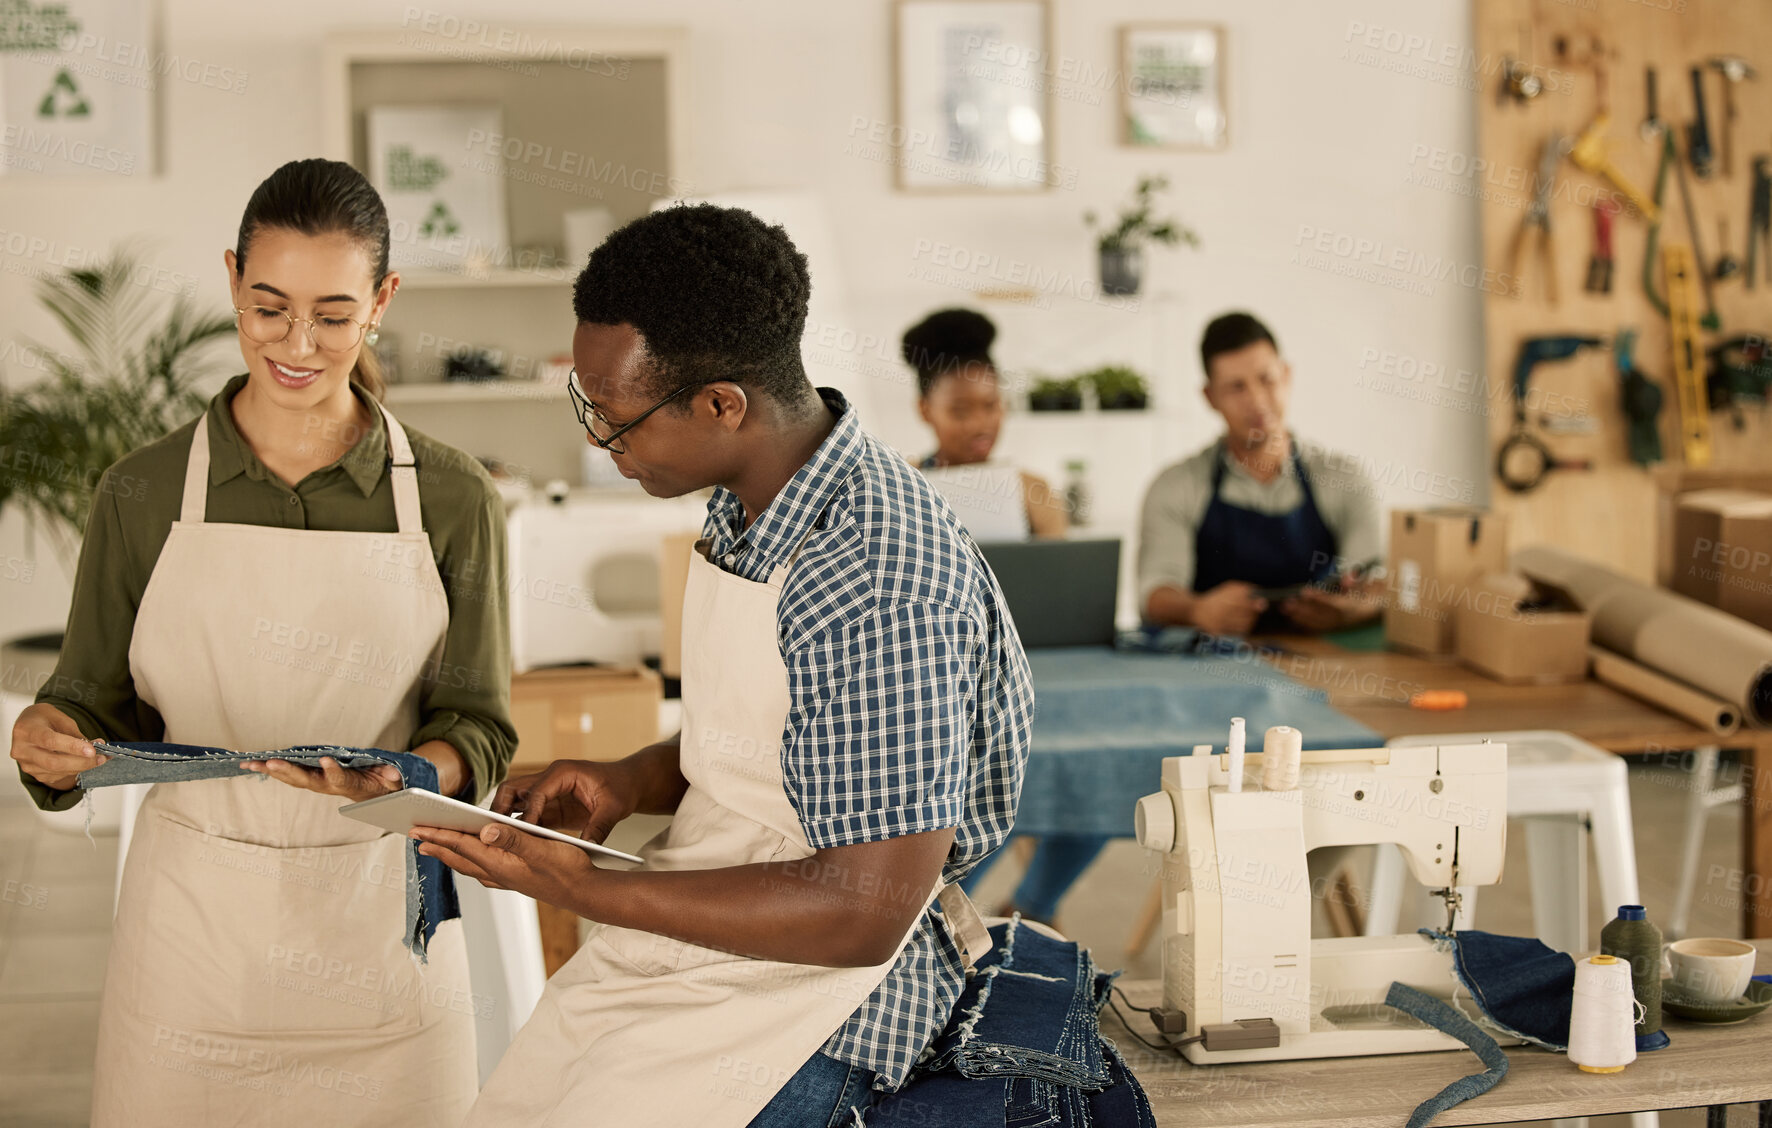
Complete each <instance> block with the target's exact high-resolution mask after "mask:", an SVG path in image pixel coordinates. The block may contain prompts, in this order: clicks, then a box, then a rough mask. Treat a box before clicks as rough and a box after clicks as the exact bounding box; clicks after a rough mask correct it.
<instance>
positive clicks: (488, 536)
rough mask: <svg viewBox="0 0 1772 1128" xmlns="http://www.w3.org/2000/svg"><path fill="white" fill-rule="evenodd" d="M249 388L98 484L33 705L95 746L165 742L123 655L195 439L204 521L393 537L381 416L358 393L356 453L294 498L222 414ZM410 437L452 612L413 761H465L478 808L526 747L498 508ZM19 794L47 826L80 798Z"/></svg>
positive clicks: (46, 791)
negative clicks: (204, 462)
mask: <svg viewBox="0 0 1772 1128" xmlns="http://www.w3.org/2000/svg"><path fill="white" fill-rule="evenodd" d="M245 384H246V377H245V376H237V377H235V378H234V379H232V380H230V381H229V382H228V385H227V387H225V388H223V389H222V390H221V391H220V392H219V393H217V394H216V397H215V398H214V399H212V400H210V401H209V410H208V411H207V412H206V413H205V414H204V415H202V416H200V417H199V418H197V419H193V420H192V421H191V422H189V423H187V424H185V425H184V426H183V427H180V428H179V429H178V430H176V431H174V432H172V433H171V434H170V435H167V436H166V437H165V438H163V439H160V440H159V441H157V442H154V443H150V444H149V445H147V446H145V447H143V448H141V449H140V450H137V451H134V452H132V453H130V454H128V455H126V456H125V457H123V458H121V459H119V460H118V461H117V463H116V465H114V466H112V467H111V468H110V469H109V470H106V471H105V474H104V476H103V478H101V479H100V481H99V486H98V489H97V492H96V493H95V494H94V496H93V501H92V510H91V513H90V515H89V516H88V518H87V522H86V537H85V540H84V542H83V543H82V544H81V548H80V567H79V570H78V572H77V573H76V575H75V579H74V601H73V606H72V608H71V609H70V610H69V612H68V627H67V634H66V638H65V639H64V641H63V643H62V651H61V660H60V661H59V663H58V664H57V665H56V669H55V674H54V676H53V677H51V678H50V679H49V680H48V681H46V682H45V683H44V684H43V687H42V689H40V690H39V691H38V693H37V700H38V701H39V702H43V703H47V704H50V705H53V706H55V707H56V708H57V709H60V710H61V711H62V712H64V713H66V714H67V715H68V716H69V717H71V718H73V720H74V722H75V723H76V724H77V725H79V726H80V731H81V732H82V733H83V734H85V735H86V737H87V738H89V739H98V738H101V737H102V738H104V739H107V740H114V741H136V740H159V739H161V738H162V735H163V733H164V731H165V726H164V724H163V723H162V721H161V719H160V716H159V714H158V713H156V712H155V711H154V709H153V708H152V707H151V706H149V705H148V704H147V703H146V702H144V701H142V700H141V699H140V698H139V697H137V696H136V693H135V684H134V679H133V678H132V677H131V676H130V672H129V643H130V637H131V635H132V634H133V632H134V626H135V615H136V609H137V608H138V607H140V606H141V599H142V592H143V590H144V589H146V587H147V585H148V577H149V576H150V575H151V574H152V573H153V571H154V563H155V561H157V560H158V559H159V557H160V549H161V546H163V545H164V544H165V543H166V535H167V533H168V532H170V531H171V529H172V522H173V521H174V520H176V519H177V518H178V514H179V507H180V503H181V501H182V500H183V494H184V482H185V466H186V463H187V462H188V461H189V459H190V453H191V436H192V435H194V434H195V433H196V429H197V426H198V424H200V423H202V424H205V425H207V426H208V428H209V503H208V510H207V512H206V515H205V520H208V521H213V522H218V523H227V524H235V525H268V526H271V527H273V528H283V529H314V530H330V531H343V532H365V533H373V532H391V531H393V530H394V529H396V528H397V527H398V522H397V520H396V519H395V516H394V492H393V483H392V481H391V479H390V477H389V475H388V473H387V468H388V464H389V461H390V459H389V456H388V448H387V428H386V426H385V425H384V424H383V422H382V417H381V412H380V411H378V410H374V409H373V403H372V401H369V400H368V399H367V398H366V397H364V395H363V393H362V392H360V391H359V392H358V393H357V394H358V397H359V398H363V399H364V401H365V403H369V404H370V406H371V411H370V415H371V416H372V418H373V423H372V424H371V425H370V427H369V428H368V430H367V431H365V432H364V434H363V435H362V436H361V437H360V438H359V439H358V440H357V442H356V443H355V444H354V445H353V446H352V447H351V448H350V449H349V450H348V451H346V452H345V453H344V455H343V456H341V457H340V458H339V460H338V461H337V462H334V463H333V464H332V465H330V466H327V467H325V468H324V469H321V470H316V471H315V472H313V473H312V474H309V475H308V476H307V477H305V478H303V479H302V480H301V481H300V482H298V483H296V485H295V487H294V488H293V489H291V488H290V487H288V486H286V485H284V484H283V482H282V480H281V479H279V478H278V477H277V476H276V475H274V474H272V473H271V472H270V471H269V470H267V469H266V468H265V465H264V463H262V462H260V461H259V459H258V456H257V455H255V454H254V453H253V452H252V448H251V447H250V446H248V445H247V443H246V440H245V439H244V438H243V437H241V435H240V432H239V430H238V428H236V427H235V425H234V416H233V412H232V411H231V410H229V406H228V405H229V402H230V401H231V400H232V399H233V397H234V393H236V392H238V391H239V390H240V389H241V388H242V387H244V386H245ZM407 437H408V438H409V439H410V440H411V443H412V450H413V456H414V460H415V461H416V462H417V464H418V486H419V513H420V516H421V518H422V520H423V524H424V528H425V531H426V532H427V533H428V534H429V535H430V540H431V553H432V555H433V556H434V557H435V558H436V561H437V570H438V572H439V573H441V575H442V578H443V587H444V591H445V592H446V594H447V597H448V600H449V630H448V634H447V635H446V637H445V639H444V642H443V651H442V654H441V656H440V657H439V659H438V664H437V671H438V674H437V676H434V677H430V676H428V677H427V678H426V680H425V682H424V684H423V686H422V688H421V689H420V694H419V699H420V705H419V723H418V728H417V730H416V731H415V732H414V733H413V734H412V739H411V742H410V744H409V745H408V748H407V749H405V750H410V749H411V748H416V747H417V746H418V745H420V744H423V743H425V742H426V741H429V740H446V741H448V742H449V743H450V744H452V745H454V746H455V747H456V748H457V749H458V750H459V751H460V752H461V754H462V758H463V759H464V760H466V761H467V767H468V771H469V773H470V774H471V775H472V777H473V783H474V792H475V794H476V795H478V796H481V797H484V796H485V795H486V793H487V792H488V791H490V790H491V789H492V788H493V787H495V786H496V785H497V784H498V782H499V781H500V780H501V779H503V778H504V774H505V770H506V768H508V767H509V765H510V762H511V754H512V752H513V751H514V750H515V748H516V741H517V736H516V730H515V729H514V728H513V727H512V725H511V632H510V617H509V588H508V585H507V582H506V581H507V570H506V541H505V512H504V505H503V503H502V502H501V501H500V500H499V496H498V492H497V490H496V489H495V488H494V487H493V484H492V479H491V478H490V477H488V476H487V474H486V471H485V470H484V469H483V468H482V467H481V466H480V464H479V463H478V462H476V461H474V460H473V459H472V458H470V457H468V456H467V455H465V454H463V453H462V452H461V451H458V450H456V449H455V448H454V447H449V446H445V445H444V444H442V443H439V442H437V441H436V440H435V439H432V438H429V437H428V436H425V435H421V434H418V433H417V432H415V431H412V430H408V431H407ZM443 672H447V674H448V676H443ZM427 673H429V671H427ZM392 751H403V750H402V749H393V750H392ZM21 775H22V773H21ZM23 779H24V783H25V787H26V789H27V790H28V791H30V793H31V797H32V798H33V799H34V800H35V801H36V803H37V805H38V806H39V807H42V808H45V809H47V810H64V809H66V808H68V807H71V806H73V805H74V804H75V803H76V802H78V801H79V799H80V796H81V792H80V791H79V790H78V789H75V790H71V791H55V790H53V789H51V788H49V787H47V786H45V785H44V784H42V783H40V782H38V781H37V780H35V779H32V778H30V777H29V776H24V777H23Z"/></svg>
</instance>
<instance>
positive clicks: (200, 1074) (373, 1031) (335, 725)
mask: <svg viewBox="0 0 1772 1128" xmlns="http://www.w3.org/2000/svg"><path fill="white" fill-rule="evenodd" d="M382 414H383V417H384V418H385V420H386V422H387V434H388V442H389V447H390V450H391V453H392V455H393V463H394V465H393V468H392V470H391V475H392V480H393V490H394V503H395V509H396V511H397V513H398V517H399V532H398V533H347V532H312V531H307V530H301V529H286V528H269V527H262V526H255V525H229V524H209V523H206V522H205V521H204V519H203V516H204V509H205V506H206V502H207V496H208V487H209V426H208V420H207V418H205V419H202V420H199V421H198V424H197V429H196V433H195V435H194V436H193V437H192V441H191V456H190V462H189V464H188V466H187V468H186V472H185V473H186V477H185V487H184V503H183V506H182V509H181V511H180V514H179V519H178V521H177V522H175V523H174V524H173V526H172V531H171V533H170V535H168V537H167V538H166V545H165V547H164V548H163V549H161V552H160V558H159V561H158V563H156V564H155V566H154V572H153V575H152V576H151V577H150V578H149V581H148V586H147V589H146V591H145V592H144V593H143V595H142V602H141V608H140V610H139V611H138V612H137V615H136V621H135V631H134V635H133V637H132V638H131V641H130V647H129V669H130V674H131V675H132V676H133V677H134V679H135V690H136V693H137V695H138V696H139V697H140V698H141V699H142V700H143V701H144V702H146V703H147V704H149V705H151V706H153V707H154V708H155V709H157V710H158V711H159V713H160V715H161V716H162V717H163V718H164V719H165V722H166V737H165V739H167V740H168V741H172V742H176V743H181V744H202V745H209V746H212V747H219V748H231V749H235V750H239V751H260V750H273V749H279V748H287V747H290V746H292V745H299V744H339V745H344V746H348V747H377V748H386V749H393V750H404V749H405V748H406V746H407V740H408V738H409V737H410V736H411V734H412V731H413V728H414V727H415V723H416V720H417V717H418V708H419V693H420V691H421V688H422V685H421V683H422V681H423V679H424V678H425V676H426V674H427V672H428V671H429V670H430V669H431V668H432V666H433V664H434V663H435V662H436V660H437V656H438V655H439V654H440V653H441V649H442V644H443V636H444V632H445V630H446V628H447V626H448V622H449V608H448V603H447V601H446V600H445V598H444V593H443V587H442V582H441V579H440V577H439V575H438V573H437V566H436V563H435V561H434V560H433V559H432V556H431V545H430V538H429V537H427V536H426V534H425V532H424V529H423V526H422V524H421V523H420V519H419V493H418V478H417V474H416V472H415V470H414V468H413V465H412V448H411V446H410V445H409V444H408V443H407V440H406V433H405V432H404V431H403V430H402V429H401V427H400V425H399V424H398V423H396V422H395V421H394V418H393V416H392V415H389V414H388V413H387V411H386V410H385V409H383V412H382ZM345 802H346V801H345V800H343V799H341V798H339V797H338V796H335V795H320V794H316V793H314V792H310V791H302V790H299V789H297V788H293V787H289V786H287V785H285V784H282V783H278V782H277V781H275V780H272V779H268V778H261V777H258V776H243V778H241V779H238V780H233V779H225V780H203V781H196V782H189V783H161V784H157V785H155V786H154V788H153V790H152V791H150V792H149V793H148V797H147V799H146V801H145V802H144V803H143V804H142V808H141V813H140V815H139V817H138V820H137V822H136V830H135V837H134V839H133V841H132V842H131V844H130V849H129V858H128V860H127V862H126V863H125V868H124V879H123V889H122V897H121V900H120V901H119V903H118V906H117V919H116V925H115V930H114V933H113V938H112V942H111V955H110V963H109V966H108V968H107V970H106V973H105V989H104V1002H103V1006H102V1009H101V1013H100V1018H99V1046H98V1062H97V1066H96V1072H95V1079H94V1083H93V1112H92V1123H93V1124H94V1125H98V1126H101V1128H109V1126H113V1125H119V1126H120V1125H128V1126H130V1128H140V1126H145V1125H168V1126H177V1128H195V1126H198V1125H203V1126H211V1125H255V1126H257V1125H292V1126H297V1128H320V1126H322V1125H324V1126H326V1128H334V1126H337V1125H365V1126H368V1125H374V1126H375V1128H388V1126H392V1125H413V1126H419V1125H423V1126H424V1128H450V1126H453V1125H455V1124H458V1123H460V1121H461V1118H462V1116H463V1115H464V1114H465V1113H466V1111H467V1109H468V1106H469V1105H470V1104H471V1103H472V1101H473V1098H474V1090H475V1082H476V1080H477V1076H478V1075H477V1072H476V1067H475V1061H474V1025H473V1024H474V1006H473V999H472V996H471V995H470V993H469V990H468V972H467V957H466V954H465V949H464V948H463V944H462V935H461V922H460V921H446V922H444V923H443V924H442V925H440V926H439V927H438V929H437V932H436V935H435V937H433V939H432V941H431V944H430V962H429V963H428V964H425V965H420V964H418V963H417V962H416V961H415V960H414V959H413V958H412V957H411V956H410V955H409V954H408V953H407V952H406V950H405V949H404V948H403V947H402V946H401V942H400V940H401V935H402V933H403V932H404V931H405V911H406V910H405V904H406V893H405V888H406V864H405V857H404V854H403V851H404V849H405V841H406V840H405V839H404V838H402V837H401V836H399V835H393V834H385V833H383V832H382V831H379V830H376V829H375V828H373V827H370V826H367V825H365V824H363V823H360V822H356V821H353V820H351V819H347V818H344V817H342V816H341V815H339V814H338V813H337V812H338V808H339V807H340V806H342V805H343V804H344V803H345Z"/></svg>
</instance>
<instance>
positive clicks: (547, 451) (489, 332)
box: [319, 8, 695, 481]
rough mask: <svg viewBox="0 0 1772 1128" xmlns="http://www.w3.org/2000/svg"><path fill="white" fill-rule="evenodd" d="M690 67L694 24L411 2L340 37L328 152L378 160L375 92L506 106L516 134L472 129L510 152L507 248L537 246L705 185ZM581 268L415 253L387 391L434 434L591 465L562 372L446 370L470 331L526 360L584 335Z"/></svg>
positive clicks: (573, 467) (328, 44)
mask: <svg viewBox="0 0 1772 1128" xmlns="http://www.w3.org/2000/svg"><path fill="white" fill-rule="evenodd" d="M691 72H692V67H691V60H690V52H689V35H688V32H687V30H685V29H679V28H668V27H595V26H581V27H569V26H536V25H522V24H516V23H505V22H503V21H501V20H500V19H498V18H497V17H496V16H493V17H489V18H487V19H486V20H485V21H483V22H480V23H476V22H474V21H465V20H458V19H456V18H454V17H446V16H440V15H437V14H436V13H434V12H431V11H429V10H426V11H424V12H421V11H420V10H419V9H417V8H411V9H408V17H407V18H406V20H405V22H404V23H403V24H402V25H401V26H398V27H394V28H381V29H362V30H354V31H341V32H338V33H335V34H333V35H330V36H328V37H327V38H326V40H325V42H324V44H323V47H322V51H321V59H320V74H319V78H320V90H319V96H320V104H321V144H322V152H323V153H324V154H325V155H326V156H329V157H332V158H333V159H336V160H342V161H348V162H351V163H352V164H355V165H356V166H357V167H358V168H361V169H367V168H368V162H367V159H366V158H367V154H368V148H367V145H368V134H367V125H366V122H367V111H368V109H369V108H370V107H372V106H424V105H449V104H465V103H472V104H489V103H490V104H496V105H498V106H500V107H501V108H502V111H503V114H502V126H501V133H500V135H498V136H489V137H485V138H482V137H478V136H474V137H469V136H466V135H464V136H463V137H462V138H461V143H462V145H463V146H464V151H465V152H467V153H468V154H469V155H472V156H475V157H478V156H480V155H481V154H486V155H488V156H492V155H496V159H497V160H499V161H500V163H501V164H502V171H503V174H504V177H505V196H506V213H505V234H504V238H505V241H506V242H508V244H509V247H501V248H498V250H499V252H500V253H498V254H496V255H495V256H494V261H502V262H506V263H521V262H526V261H528V262H533V261H536V260H534V259H529V258H527V257H526V256H525V255H523V254H521V253H517V252H516V251H515V250H514V249H515V248H532V247H538V246H548V245H554V246H556V247H557V246H558V245H559V244H560V243H561V242H562V241H563V237H564V234H565V217H566V213H568V212H570V211H573V210H576V209H581V208H586V207H604V208H607V209H608V210H609V212H610V216H611V218H612V219H613V220H614V222H616V223H618V224H619V223H622V222H625V221H627V220H630V219H633V218H636V217H637V216H640V215H643V214H645V213H646V212H647V211H648V210H650V209H651V208H652V207H653V206H654V205H655V204H656V203H657V202H658V199H659V196H660V195H661V194H663V195H674V194H684V193H687V192H689V191H691V189H690V188H688V187H687V186H688V185H690V184H692V183H693V182H694V176H695V168H694V167H693V164H692V161H691V154H692V153H693V152H694V146H693V144H692V138H691V135H690V106H691V100H690V90H689V85H690V75H691ZM642 170H643V171H642ZM542 261H546V260H545V259H544V260H542ZM577 273H578V271H577V266H576V265H574V264H568V265H566V266H563V267H560V268H553V269H534V268H530V269H523V268H521V267H513V266H505V267H503V268H494V269H492V270H491V271H490V272H476V273H454V272H449V271H443V270H435V269H404V270H401V272H400V274H401V288H400V293H399V296H398V297H397V298H396V299H395V301H394V304H393V306H392V308H391V309H390V310H389V314H388V318H387V321H386V324H385V326H384V330H383V337H384V339H385V340H387V341H388V344H390V345H391V346H392V350H393V355H394V356H395V357H396V358H397V360H398V368H399V371H400V373H401V375H402V376H403V377H404V381H403V382H400V383H395V384H391V385H390V386H389V388H388V394H387V400H388V404H389V405H390V406H391V407H392V408H393V409H394V410H395V411H397V412H399V413H400V415H401V417H402V419H403V420H405V421H406V422H407V423H408V424H409V425H411V426H413V427H415V428H416V429H418V430H420V431H422V432H424V433H425V434H428V435H430V436H432V437H434V438H437V439H439V440H441V441H443V442H446V443H449V444H450V445H452V446H456V447H459V448H461V449H462V450H465V451H467V452H468V453H470V454H474V455H483V456H488V457H494V458H498V459H500V460H501V461H503V462H505V463H506V464H508V465H512V466H518V467H521V468H523V469H524V470H525V471H526V472H527V473H528V474H529V476H531V477H532V478H533V479H534V480H537V481H544V480H547V479H551V478H565V479H567V480H568V481H578V480H579V478H580V471H581V466H582V458H583V451H582V447H583V445H584V442H583V433H582V431H578V432H576V433H575V428H574V427H573V426H569V425H566V424H565V423H563V422H562V420H566V419H569V416H570V413H569V411H568V409H567V408H566V406H565V405H564V402H563V401H564V400H565V398H566V392H565V389H564V387H562V386H560V385H557V384H552V385H550V384H543V383H540V382H537V381H533V380H523V379H506V380H495V381H489V382H485V383H446V382H442V380H441V373H442V368H443V364H444V358H446V357H447V356H449V355H450V354H452V353H454V352H456V351H458V350H460V349H464V348H478V349H485V350H487V351H488V352H491V353H494V354H495V355H496V356H497V357H498V358H499V359H500V361H501V362H502V363H503V364H504V365H505V370H506V371H507V372H510V373H515V374H518V375H523V374H527V373H535V372H538V371H540V370H541V368H542V366H543V365H545V364H546V363H548V362H549V361H550V360H551V359H554V358H557V357H559V356H560V354H561V353H563V352H564V351H565V350H566V349H567V348H568V347H569V343H570V341H571V339H572V332H573V327H574V324H575V320H576V319H575V318H574V317H573V315H572V306H571V299H570V290H569V288H570V286H571V284H572V282H573V280H574V279H575V277H576V275H577Z"/></svg>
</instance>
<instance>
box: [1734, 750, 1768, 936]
mask: <svg viewBox="0 0 1772 1128" xmlns="http://www.w3.org/2000/svg"><path fill="white" fill-rule="evenodd" d="M1741 756H1742V761H1741V782H1742V788H1741V791H1742V801H1743V802H1744V803H1746V804H1747V807H1746V809H1745V810H1743V811H1742V813H1741V814H1742V821H1741V866H1742V868H1743V869H1745V870H1746V871H1747V874H1746V879H1745V880H1744V881H1743V882H1742V883H1741V886H1742V891H1743V893H1744V894H1745V897H1744V898H1743V900H1742V922H1741V934H1742V935H1743V936H1745V937H1746V938H1747V939H1749V940H1763V939H1766V938H1768V937H1772V753H1768V752H1767V751H1766V750H1765V749H1763V748H1759V747H1754V748H1750V749H1747V750H1745V751H1743V752H1742V754H1741Z"/></svg>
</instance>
